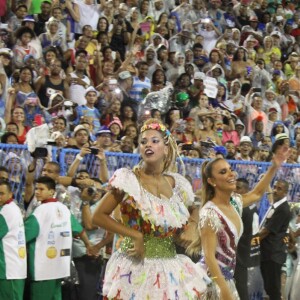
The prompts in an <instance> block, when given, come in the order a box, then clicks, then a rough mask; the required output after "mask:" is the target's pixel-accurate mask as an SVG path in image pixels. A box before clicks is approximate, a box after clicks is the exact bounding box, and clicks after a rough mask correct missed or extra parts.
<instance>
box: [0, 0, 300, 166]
mask: <svg viewBox="0 0 300 300" xmlns="http://www.w3.org/2000/svg"><path fill="white" fill-rule="evenodd" d="M299 7H300V4H299V1H294V2H293V3H291V2H290V1H267V0H265V1H257V0H252V1H250V0H241V1H219V0H211V1H201V0H193V1H187V0H181V1H174V0H173V1H162V0H155V1H148V0H144V1H133V0H131V1H119V0H115V1H104V0H102V1H100V3H95V1H90V0H82V1H70V0H66V1H52V2H51V1H27V2H26V1H18V2H17V1H11V2H7V3H6V11H5V12H4V13H3V16H2V17H1V18H2V21H3V23H1V27H0V31H1V36H0V39H1V45H0V47H1V48H0V60H1V70H0V85H1V89H0V93H1V96H0V97H1V98H0V118H1V119H0V120H1V122H0V124H1V135H2V140H1V142H2V143H16V144H23V143H28V141H26V137H27V133H28V131H29V130H30V129H31V128H34V127H37V126H39V125H41V124H44V123H46V124H48V125H49V128H50V133H49V134H48V135H49V136H48V137H49V138H50V137H51V138H52V139H53V140H55V142H56V145H57V146H58V147H70V148H75V149H81V148H82V147H87V146H88V147H90V146H96V147H101V148H102V147H103V149H104V150H105V151H119V152H122V151H123V152H127V153H131V152H138V150H137V149H136V148H137V132H138V127H139V125H140V124H141V121H143V120H145V119H146V118H148V117H150V116H152V117H155V118H158V119H162V120H163V121H165V122H166V123H167V125H168V127H169V129H170V131H171V132H172V133H173V134H174V135H175V136H176V139H177V141H178V143H179V144H180V146H181V149H182V155H183V156H185V157H190V158H206V157H213V156H215V155H216V153H217V154H218V153H221V154H222V155H223V156H225V157H227V158H230V159H238V160H254V161H269V160H270V156H271V155H270V154H271V147H272V143H274V141H275V136H276V134H279V133H286V134H287V135H288V137H289V139H290V141H289V142H290V145H291V146H292V147H293V154H292V155H291V157H290V159H289V161H288V163H299V160H300V156H299V154H300V115H299V105H300V104H299V103H300V102H299V101H300V100H299V99H300V29H299V26H300V11H299ZM166 89H171V92H170V93H169V94H168V95H167V96H165V95H166V94H165V90H166ZM166 97H167V99H166ZM155 102H156V103H155ZM142 103H143V105H142ZM145 103H146V106H145V105H144V104H145ZM147 103H148V106H147ZM159 105H161V106H163V109H158V107H159ZM145 107H147V108H149V109H143V108H145ZM79 129H80V130H79ZM103 132H105V133H103ZM124 144H125V145H126V146H125V147H124ZM122 145H123V147H122Z"/></svg>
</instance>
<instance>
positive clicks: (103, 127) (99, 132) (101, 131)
mask: <svg viewBox="0 0 300 300" xmlns="http://www.w3.org/2000/svg"><path fill="white" fill-rule="evenodd" d="M104 133H108V134H110V135H112V132H111V131H110V130H109V128H108V127H107V126H105V125H104V126H101V127H100V130H99V131H98V132H97V133H96V136H99V135H101V134H104Z"/></svg>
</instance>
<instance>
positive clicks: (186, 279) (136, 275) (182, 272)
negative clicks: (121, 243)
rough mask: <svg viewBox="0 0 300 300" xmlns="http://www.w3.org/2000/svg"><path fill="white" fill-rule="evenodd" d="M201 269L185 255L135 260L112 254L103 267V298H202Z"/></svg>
mask: <svg viewBox="0 0 300 300" xmlns="http://www.w3.org/2000/svg"><path fill="white" fill-rule="evenodd" d="M209 281H210V280H209V278H208V277H207V275H206V273H205V272H204V270H203V269H202V268H201V266H200V265H196V264H194V263H193V262H192V261H191V260H190V258H189V257H187V256H185V255H176V256H175V257H173V258H145V259H144V260H136V259H132V258H131V257H128V256H127V255H126V254H124V253H121V252H115V253H114V254H113V255H112V257H111V258H110V259H109V261H108V263H107V267H106V272H105V278H104V286H103V295H104V296H106V297H107V298H108V299H114V298H116V299H122V300H150V299H153V300H181V299H191V300H192V299H193V300H194V299H202V295H203V294H204V292H205V290H206V288H207V283H209Z"/></svg>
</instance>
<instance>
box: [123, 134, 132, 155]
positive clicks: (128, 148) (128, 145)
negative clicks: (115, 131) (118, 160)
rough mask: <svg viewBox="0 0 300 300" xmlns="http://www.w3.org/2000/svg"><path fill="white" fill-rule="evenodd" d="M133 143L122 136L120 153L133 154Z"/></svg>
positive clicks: (127, 137) (130, 139) (129, 138)
mask: <svg viewBox="0 0 300 300" xmlns="http://www.w3.org/2000/svg"><path fill="white" fill-rule="evenodd" d="M133 149H134V143H133V140H132V138H131V137H129V136H126V135H125V136H123V137H122V139H121V151H122V152H123V153H133Z"/></svg>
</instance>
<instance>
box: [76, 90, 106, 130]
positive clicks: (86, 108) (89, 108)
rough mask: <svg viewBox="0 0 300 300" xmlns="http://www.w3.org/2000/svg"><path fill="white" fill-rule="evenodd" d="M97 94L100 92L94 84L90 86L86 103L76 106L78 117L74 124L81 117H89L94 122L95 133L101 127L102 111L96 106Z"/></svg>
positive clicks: (86, 93)
mask: <svg viewBox="0 0 300 300" xmlns="http://www.w3.org/2000/svg"><path fill="white" fill-rule="evenodd" d="M97 96H98V92H97V91H96V90H95V88H94V87H92V86H90V87H88V88H87V89H86V91H85V99H86V104H85V105H80V106H77V107H76V108H75V112H76V115H77V118H76V120H75V121H74V124H76V125H77V124H79V121H80V119H81V118H83V117H87V118H88V119H89V120H90V122H91V123H92V124H93V133H96V132H97V131H98V130H99V129H100V112H99V111H98V109H97V108H96V107H95V103H96V101H97Z"/></svg>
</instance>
